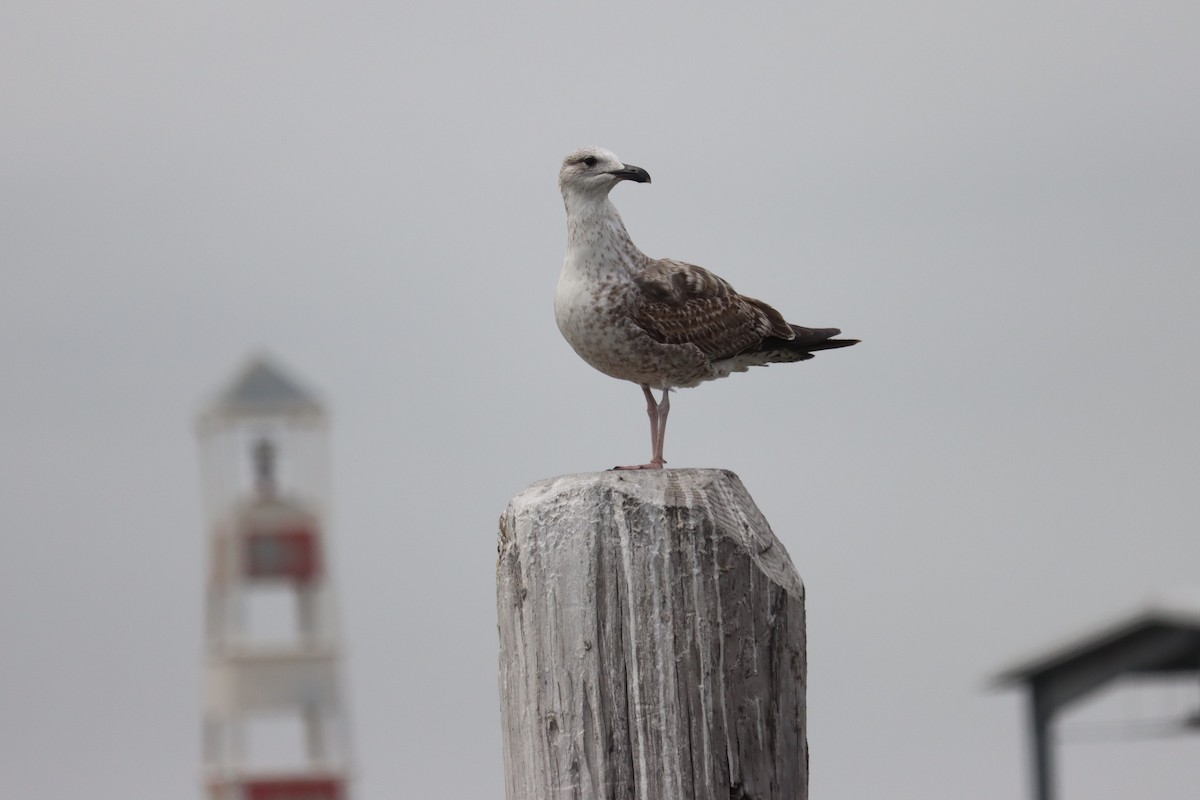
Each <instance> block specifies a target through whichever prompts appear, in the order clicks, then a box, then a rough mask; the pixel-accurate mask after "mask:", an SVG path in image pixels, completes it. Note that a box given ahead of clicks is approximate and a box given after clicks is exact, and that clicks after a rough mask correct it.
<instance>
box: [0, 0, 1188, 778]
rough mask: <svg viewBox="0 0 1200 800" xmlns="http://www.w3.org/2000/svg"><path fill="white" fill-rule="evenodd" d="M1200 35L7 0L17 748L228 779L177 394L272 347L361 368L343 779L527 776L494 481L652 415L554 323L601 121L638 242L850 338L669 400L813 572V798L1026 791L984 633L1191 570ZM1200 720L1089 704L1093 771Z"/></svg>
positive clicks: (995, 642) (584, 462) (66, 774)
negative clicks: (500, 646) (501, 672)
mask: <svg viewBox="0 0 1200 800" xmlns="http://www.w3.org/2000/svg"><path fill="white" fill-rule="evenodd" d="M1197 41H1200V6H1197V5H1196V4H1195V3H1194V2H1162V3H1157V2H1150V3H1139V4H1132V3H1116V2H1094V1H1093V2H1086V3H1085V2H1073V3H1063V2H1057V3H1046V2H1014V3H1003V4H990V5H988V4H977V3H976V4H963V3H951V2H926V3H922V4H920V5H914V4H897V3H888V2H874V3H871V2H864V3H855V2H838V3H816V4H811V3H810V4H793V5H791V6H788V7H787V8H783V7H771V8H758V9H755V10H752V11H750V10H743V11H738V12H732V11H727V10H724V9H723V7H722V6H717V5H716V4H704V5H703V6H696V5H693V6H688V7H687V8H686V9H684V8H683V7H677V8H664V9H654V8H649V7H647V6H646V5H645V4H619V5H613V4H608V5H604V6H600V5H586V6H584V5H580V6H573V7H569V8H568V7H564V6H563V4H561V3H544V4H529V3H518V4H504V5H497V4H490V3H475V4H461V3H459V4H445V3H436V4H435V3H404V4H398V3H375V4H366V3H339V4H336V5H335V4H316V3H310V2H300V3H297V2H277V1H276V0H260V2H255V3H244V2H243V3H228V2H215V3H206V4H185V5H183V6H180V5H179V4H169V3H168V4H164V3H149V2H140V3H135V2H119V3H108V4H95V3H79V2H74V0H67V1H66V2H59V3H53V4H47V3H34V2H27V0H13V1H12V2H9V3H7V4H6V5H5V7H4V9H3V10H0V108H2V109H3V112H0V265H2V269H3V287H4V288H3V291H0V369H2V370H3V375H4V382H3V386H4V388H3V391H2V392H0V412H2V414H0V437H2V439H3V441H4V447H3V448H2V449H0V485H2V486H4V487H5V489H4V502H3V503H0V530H2V531H3V534H2V535H0V641H2V642H3V643H4V646H3V650H4V654H3V656H2V657H0V783H3V785H4V787H5V793H6V794H9V795H11V796H13V797H72V796H102V797H113V798H116V797H144V798H164V797H185V798H186V797H194V796H196V793H197V791H198V789H197V785H198V780H199V764H198V756H199V708H200V680H201V675H200V654H201V643H200V634H201V591H202V570H203V553H204V550H203V547H204V536H205V531H204V526H203V521H202V517H201V504H200V492H199V487H198V477H197V457H196V447H195V442H194V439H193V437H192V421H193V418H194V415H195V413H196V412H197V411H198V410H199V408H200V407H201V404H202V403H203V402H204V400H205V399H206V398H207V397H208V396H209V395H210V393H211V392H213V391H215V390H216V389H217V388H219V387H220V386H221V385H222V384H223V383H224V382H225V381H226V380H227V379H228V378H229V377H230V376H231V374H232V372H233V371H234V369H235V368H236V367H237V366H239V365H240V363H241V362H242V360H243V359H244V358H245V356H246V355H247V354H248V353H249V352H250V351H251V350H254V349H258V348H265V349H266V350H268V351H269V352H271V353H273V354H275V355H276V356H277V357H278V358H279V360H280V361H281V363H282V364H283V365H284V366H286V367H289V368H290V369H291V371H292V372H293V373H294V374H296V375H297V376H298V377H299V378H301V379H303V380H305V381H307V382H309V383H311V384H313V385H316V386H318V387H320V388H321V389H322V390H323V392H324V396H325V397H326V399H327V400H328V403H329V406H330V408H331V411H332V413H333V415H334V430H333V451H334V459H335V460H334V465H333V467H334V476H335V509H336V510H335V513H334V518H333V528H334V530H333V535H334V537H335V540H334V543H333V547H334V554H335V557H336V569H337V573H338V577H339V579H340V582H341V605H342V610H343V613H344V615H345V628H346V631H345V638H346V643H347V645H348V650H349V659H350V660H349V662H348V665H347V666H348V687H349V691H350V700H351V705H352V709H351V710H352V714H353V717H354V723H355V744H356V748H357V756H358V758H357V760H358V763H359V771H358V783H357V789H358V791H357V795H356V796H357V797H359V798H360V800H364V799H365V800H374V799H377V798H395V797H412V798H418V797H433V796H438V797H451V798H453V797H464V798H465V797H478V798H486V797H501V796H502V794H503V782H502V767H501V760H500V736H499V721H498V714H499V712H498V700H497V695H496V663H495V658H496V628H495V610H494V605H493V604H494V573H493V570H494V559H495V526H496V520H497V518H498V516H499V514H500V512H501V511H502V510H503V508H504V505H505V503H506V502H507V500H508V498H509V497H511V496H512V495H513V494H515V493H516V492H518V491H520V490H521V489H522V488H523V487H525V486H526V485H528V484H529V483H531V482H533V481H535V480H538V479H540V478H544V477H549V476H552V475H556V474H560V473H566V472H580V471H588V470H593V469H599V468H604V467H607V466H609V465H612V464H616V463H629V462H630V461H631V460H632V461H640V460H644V459H645V457H646V456H647V448H648V443H647V442H646V441H645V440H646V438H647V436H646V431H645V411H644V406H643V403H642V399H641V394H640V392H639V391H638V389H637V388H636V387H635V386H633V385H632V384H624V383H620V382H617V381H614V380H611V379H609V378H606V377H604V376H603V375H601V374H600V373H598V372H594V371H592V370H591V369H590V368H589V367H587V366H586V365H585V364H584V363H583V362H582V361H580V360H579V359H578V358H577V357H576V356H575V355H574V354H573V353H572V352H571V350H570V348H569V346H568V345H567V344H566V343H565V342H564V341H563V340H562V339H561V337H560V336H559V334H558V331H557V329H556V328H555V325H554V320H553V311H552V298H553V292H554V284H555V281H556V279H557V276H558V271H559V268H560V266H561V262H562V253H563V245H564V241H565V228H564V213H563V209H562V204H561V199H560V197H559V195H558V191H557V187H556V184H555V178H556V174H557V170H558V166H559V162H560V160H561V158H562V156H563V155H565V154H566V153H567V152H568V151H570V150H572V149H574V148H575V147H577V146H580V145H583V144H599V145H602V146H605V147H608V148H610V149H612V150H614V151H615V152H617V153H618V154H619V155H620V156H621V157H623V158H624V159H627V160H628V161H629V162H631V163H634V164H637V165H639V166H643V167H645V168H646V169H648V170H649V171H650V173H651V174H652V175H653V176H654V183H653V184H651V185H622V186H620V187H618V188H617V189H616V191H615V193H614V200H615V202H616V204H617V205H618V207H619V208H620V209H621V211H622V213H623V215H624V217H625V221H626V224H627V226H628V227H629V229H630V232H631V233H632V235H633V237H634V240H635V241H636V242H638V243H639V244H640V246H641V247H642V249H643V250H645V251H646V252H647V253H649V254H650V255H653V256H671V257H675V258H680V259H685V260H689V261H693V262H696V263H699V264H702V265H704V266H707V267H709V268H712V269H714V270H716V271H717V272H718V273H720V274H722V275H723V276H724V277H726V278H728V279H729V280H730V281H732V282H733V284H734V285H735V286H736V287H737V288H738V289H739V290H741V291H743V292H745V293H747V294H750V295H753V296H758V297H761V298H763V299H765V300H767V301H768V302H771V303H772V304H773V305H776V306H777V307H778V308H780V309H781V310H782V311H784V312H785V314H787V315H788V316H789V317H790V318H791V319H793V320H794V321H797V322H800V323H805V324H811V325H838V326H840V327H842V328H843V329H844V330H845V331H846V333H847V334H849V335H853V336H856V337H860V338H862V339H863V340H864V344H863V345H861V346H859V347H856V348H853V349H852V350H847V351H840V352H836V353H830V354H825V355H822V356H820V357H819V358H817V359H816V360H815V361H812V362H809V363H807V364H802V365H792V366H777V367H773V368H771V369H767V370H757V371H755V372H753V373H751V374H747V375H736V376H734V377H733V378H731V379H729V380H727V381H721V382H717V383H713V384H708V385H705V386H702V387H700V388H699V389H695V390H687V391H684V392H680V393H679V394H678V395H677V396H676V398H675V400H674V402H673V404H672V407H673V413H672V414H671V430H670V436H669V438H668V440H667V457H668V459H669V460H670V462H671V465H672V466H676V467H681V466H719V467H726V468H729V469H732V470H734V471H736V472H737V473H738V474H739V475H740V476H741V477H742V479H743V481H744V482H745V483H746V485H747V487H748V488H749V489H750V491H751V493H752V494H753V495H754V497H755V499H756V500H757V502H758V504H759V506H760V507H761V509H762V510H763V512H764V513H765V514H766V516H767V518H768V519H769V520H770V521H771V523H772V525H773V527H774V529H775V531H776V533H777V534H778V535H779V537H780V538H781V539H782V540H783V541H784V543H785V544H786V545H787V547H788V550H789V551H790V553H791V556H792V559H793V561H794V562H795V563H796V566H797V568H798V569H799V571H800V573H801V575H802V576H803V577H804V579H805V581H806V584H807V586H808V591H809V606H808V611H809V648H810V650H809V663H810V686H809V705H810V730H809V738H810V742H811V747H812V789H813V793H814V797H820V798H823V799H824V800H842V799H844V800H858V799H859V798H870V797H884V796H888V797H920V798H944V799H945V800H961V798H972V799H973V800H1000V799H1001V798H1004V799H1005V800H1007V799H1008V798H1013V797H1017V796H1021V793H1023V792H1024V790H1025V785H1026V784H1025V774H1024V769H1025V762H1024V750H1023V740H1022V738H1021V729H1020V725H1021V724H1022V723H1023V716H1022V713H1021V712H1022V710H1023V706H1022V705H1021V698H1020V697H1019V696H1018V695H1016V694H1015V693H1011V692H1010V693H1003V692H1001V693H994V692H988V691H986V690H985V688H986V682H987V679H988V677H989V676H990V675H991V674H993V673H994V672H996V671H997V670H999V669H1000V668H1002V667H1005V666H1007V665H1008V664H1009V663H1010V662H1012V661H1013V660H1014V659H1016V658H1019V657H1021V656H1022V655H1024V654H1027V653H1029V652H1033V651H1036V650H1037V649H1039V648H1040V647H1041V646H1043V645H1047V644H1051V643H1054V642H1055V641H1056V640H1057V639H1058V637H1060V636H1061V635H1063V634H1066V633H1072V632H1075V631H1077V630H1079V629H1081V628H1086V627H1087V626H1089V625H1090V624H1091V623H1093V622H1095V621H1097V620H1103V619H1105V618H1107V617H1108V616H1109V615H1111V614H1114V613H1116V612H1119V611H1121V610H1124V609H1125V608H1127V607H1129V606H1132V605H1133V604H1135V603H1137V602H1138V601H1140V600H1141V599H1143V598H1144V597H1145V596H1146V595H1148V594H1150V593H1152V592H1155V591H1157V590H1159V589H1161V588H1163V587H1169V586H1174V585H1177V584H1187V583H1195V582H1196V576H1195V569H1196V564H1197V563H1198V560H1200V538H1198V537H1197V536H1196V525H1197V519H1198V516H1200V513H1198V510H1197V504H1196V478H1197V474H1198V473H1200V463H1198V462H1200V455H1198V453H1200V425H1198V423H1197V416H1196V409H1197V407H1198V406H1200V368H1198V367H1197V362H1196V351H1197V348H1198V347H1200V332H1198V331H1197V328H1196V326H1195V318H1196V310H1197V307H1198V304H1200V277H1198V274H1197V263H1198V257H1200V224H1197V220H1198V219H1200V189H1198V187H1200V148H1197V146H1196V143H1197V142H1200V104H1198V103H1197V102H1196V99H1197V97H1200V64H1198V61H1200V58H1198V57H1197V49H1196V42H1197ZM1197 741H1198V740H1197V738H1192V739H1186V740H1181V739H1177V740H1171V741H1169V742H1154V743H1145V742H1139V743H1137V744H1135V745H1131V744H1111V743H1109V744H1081V743H1071V744H1068V745H1067V746H1066V750H1065V752H1064V769H1065V776H1064V781H1065V788H1066V790H1067V797H1068V798H1071V797H1088V798H1101V799H1102V798H1123V797H1129V796H1132V795H1133V794H1138V795H1140V796H1154V797H1156V798H1175V797H1193V796H1194V791H1195V786H1196V781H1197V779H1198V776H1200V773H1198V771H1197V770H1198V768H1197V766H1196V764H1197V763H1200V762H1198V761H1197V755H1200V746H1198V744H1197ZM1133 787H1138V791H1136V792H1135V790H1134V788H1133ZM106 792H107V794H106Z"/></svg>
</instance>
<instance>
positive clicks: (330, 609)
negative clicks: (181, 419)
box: [197, 358, 350, 800]
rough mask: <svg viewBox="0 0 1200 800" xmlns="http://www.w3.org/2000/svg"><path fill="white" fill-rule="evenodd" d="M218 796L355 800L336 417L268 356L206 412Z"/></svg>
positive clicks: (202, 430) (207, 753)
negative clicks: (332, 470) (340, 611)
mask: <svg viewBox="0 0 1200 800" xmlns="http://www.w3.org/2000/svg"><path fill="white" fill-rule="evenodd" d="M197 432H198V436H199V443H200V456H201V473H202V475H201V478H202V484H203V488H204V498H205V506H206V515H207V530H208V538H209V548H208V554H209V555H208V573H207V582H206V595H207V596H206V604H205V617H206V620H205V623H206V624H205V670H204V672H205V691H204V705H203V707H204V711H203V717H204V719H203V766H204V783H205V788H206V792H207V794H206V797H207V798H208V799H209V800H347V799H348V793H347V788H346V785H347V779H348V762H349V756H350V753H349V744H348V741H349V735H348V734H349V732H348V729H347V728H348V725H347V720H346V713H345V707H344V703H343V699H342V692H341V682H340V676H339V673H340V658H341V657H340V649H339V637H338V629H337V622H338V620H337V609H336V606H335V602H334V600H335V593H334V584H333V576H332V574H331V570H330V564H329V549H328V538H327V513H328V504H329V486H328V482H329V476H328V441H327V419H326V415H325V411H324V409H323V408H322V407H321V405H320V403H318V402H317V400H316V399H314V397H313V396H312V395H311V394H310V393H308V392H307V391H305V390H304V389H303V388H301V387H300V385H298V384H297V383H296V382H295V381H294V380H292V378H290V377H289V376H287V375H286V374H285V373H284V372H282V371H281V370H280V369H279V368H278V367H277V366H276V365H274V364H273V363H271V362H270V361H268V360H266V359H264V358H257V359H254V360H252V361H251V362H250V363H248V364H247V365H246V366H245V368H244V369H242V370H241V372H239V373H238V375H237V376H236V377H235V378H234V380H233V381H232V382H231V383H230V385H229V386H228V387H227V388H226V389H225V390H224V391H223V392H221V393H220V394H219V395H218V396H217V397H216V399H215V400H214V401H213V402H212V403H211V404H210V405H209V406H208V407H207V408H206V409H205V410H204V412H203V413H202V414H201V415H200V418H199V421H198V424H197Z"/></svg>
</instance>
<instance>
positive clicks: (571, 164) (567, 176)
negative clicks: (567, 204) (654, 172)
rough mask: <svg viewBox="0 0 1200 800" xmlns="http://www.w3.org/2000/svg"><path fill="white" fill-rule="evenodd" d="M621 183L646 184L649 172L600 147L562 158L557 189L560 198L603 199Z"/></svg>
mask: <svg viewBox="0 0 1200 800" xmlns="http://www.w3.org/2000/svg"><path fill="white" fill-rule="evenodd" d="M621 181H636V182H637V183H649V182H650V173H648V172H646V170H644V169H642V168H641V167H635V166H633V165H632V164H626V163H624V162H623V161H621V159H619V158H617V155H616V153H613V152H612V151H610V150H605V149H604V148H603V147H581V148H579V149H578V150H576V151H575V152H574V153H571V154H570V155H569V156H567V157H566V158H564V159H563V164H562V169H561V170H559V173H558V186H559V188H560V189H562V193H563V197H572V196H574V197H579V198H585V197H596V198H604V197H607V196H608V193H609V191H611V190H612V188H613V187H614V186H616V185H617V184H618V183H620V182H621Z"/></svg>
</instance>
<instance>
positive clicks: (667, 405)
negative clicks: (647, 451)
mask: <svg viewBox="0 0 1200 800" xmlns="http://www.w3.org/2000/svg"><path fill="white" fill-rule="evenodd" d="M669 413H671V390H670V389H663V399H662V402H661V403H659V404H658V426H657V427H658V435H657V436H655V437H654V455H653V456H652V457H651V458H650V463H651V464H658V465H659V466H660V467H661V466H662V465H663V464H665V463H667V460H666V459H665V458H663V441H664V440H666V438H667V414H669Z"/></svg>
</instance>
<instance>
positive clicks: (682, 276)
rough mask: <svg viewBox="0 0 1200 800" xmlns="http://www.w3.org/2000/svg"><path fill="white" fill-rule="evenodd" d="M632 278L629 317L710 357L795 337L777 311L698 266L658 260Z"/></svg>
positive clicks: (654, 333)
mask: <svg viewBox="0 0 1200 800" xmlns="http://www.w3.org/2000/svg"><path fill="white" fill-rule="evenodd" d="M634 282H635V283H636V284H637V286H638V288H639V289H640V290H641V291H640V297H639V298H638V302H637V303H636V305H635V307H634V309H633V316H634V320H635V321H636V322H637V324H638V325H639V326H641V327H642V328H643V329H644V330H645V331H646V332H647V333H649V334H650V335H651V336H653V337H654V338H655V339H657V340H658V341H660V342H664V343H666V344H694V345H695V346H696V347H699V348H700V349H701V350H702V351H703V352H704V354H705V355H707V356H708V357H709V358H711V359H714V360H715V359H721V358H729V357H730V356H734V355H737V354H738V353H741V352H743V351H745V350H748V349H753V348H755V347H757V346H758V345H759V343H761V342H762V340H763V339H764V338H765V337H767V336H776V337H779V338H781V339H791V338H793V337H794V336H795V333H794V332H793V331H792V329H791V326H789V325H788V324H787V322H786V321H785V320H784V319H783V316H782V315H781V314H780V313H779V312H778V311H776V310H775V309H773V308H771V307H770V306H769V305H767V304H766V303H764V302H762V301H761V300H755V299H753V298H750V297H743V296H742V295H740V294H738V293H737V292H735V291H734V290H733V287H732V286H730V285H729V283H728V282H727V281H725V280H724V279H722V278H719V277H717V276H716V275H714V274H712V273H711V272H709V271H708V270H706V269H704V268H703V267H697V266H696V265H694V264H686V263H684V262H682V261H673V260H671V259H666V258H664V259H659V260H657V261H652V262H651V263H650V266H649V267H647V268H646V270H644V271H643V272H642V273H641V274H640V275H638V276H637V277H636V278H634Z"/></svg>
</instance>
